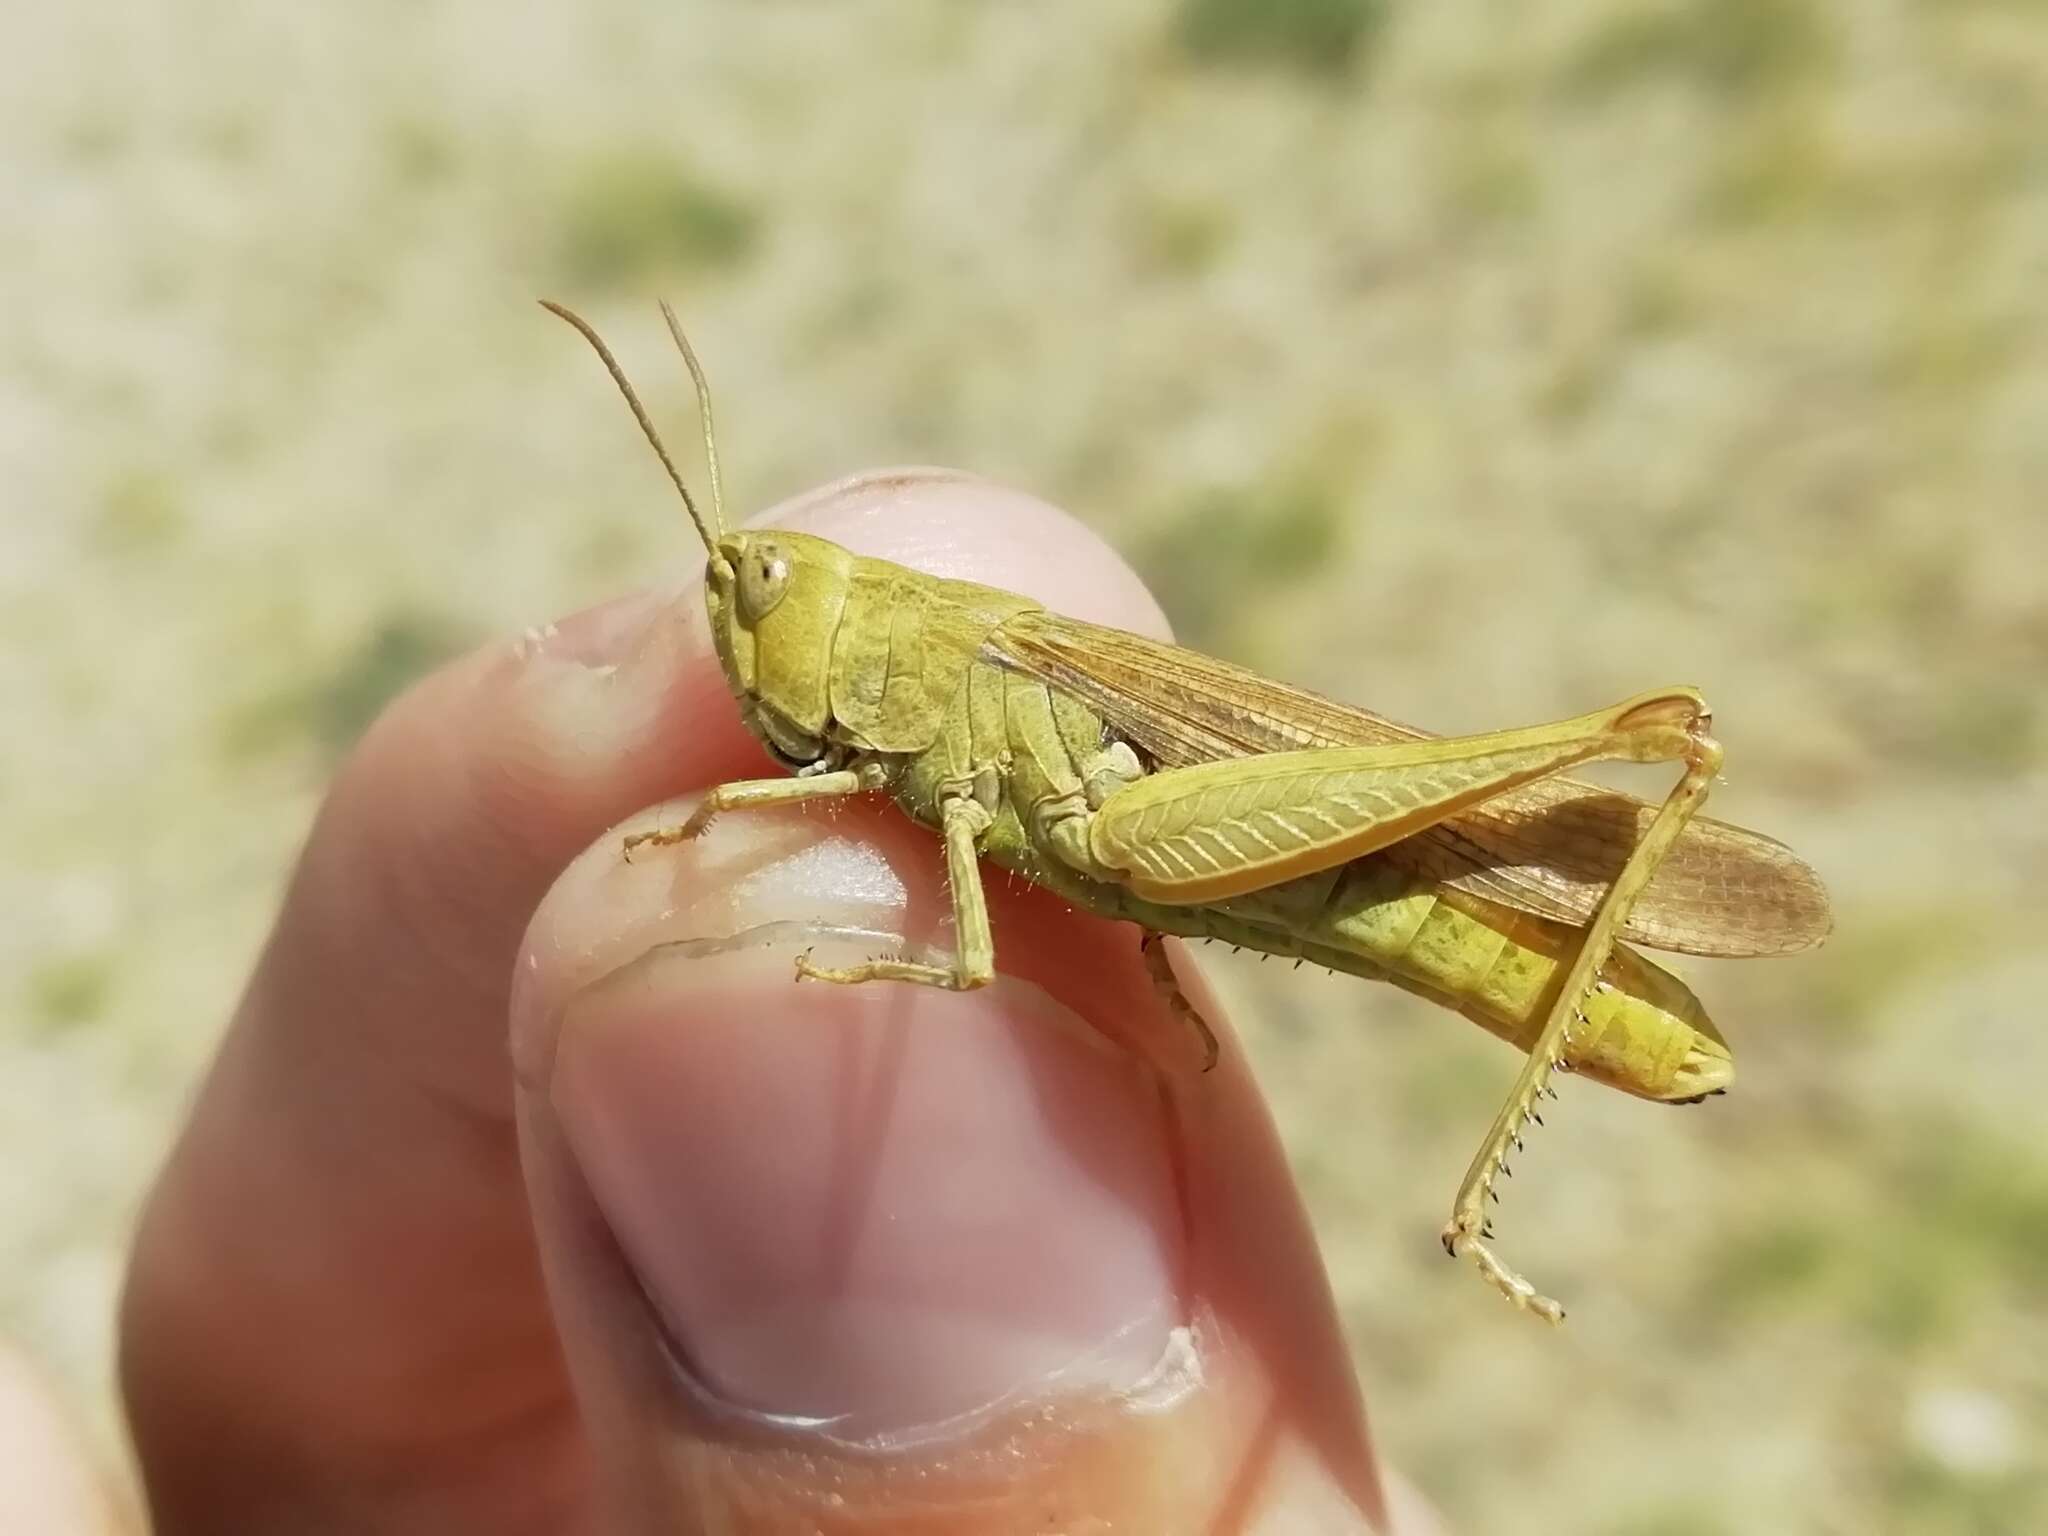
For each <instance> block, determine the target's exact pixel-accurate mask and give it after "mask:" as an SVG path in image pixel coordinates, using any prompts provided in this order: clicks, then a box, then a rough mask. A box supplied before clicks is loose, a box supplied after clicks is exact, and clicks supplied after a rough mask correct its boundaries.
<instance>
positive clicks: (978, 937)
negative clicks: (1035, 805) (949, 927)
mask: <svg viewBox="0 0 2048 1536" xmlns="http://www.w3.org/2000/svg"><path fill="white" fill-rule="evenodd" d="M812 782H814V783H815V782H816V781H815V780H813V781H812ZM940 817H941V820H940V826H941V828H942V830H943V833H944V836H945V839H946V877H947V883H948V884H949V885H950V886H951V887H952V891H953V928H954V935H955V943H956V944H957V945H958V946H959V949H958V954H957V956H956V958H955V959H954V962H953V964H952V965H951V966H944V965H928V964H926V963H925V962H924V961H921V960H898V959H886V958H885V959H879V960H868V961H864V962H862V963H861V964H859V965H845V966H831V967H827V966H819V965H813V964H811V957H810V955H809V953H808V952H806V953H805V954H801V955H799V956H797V961H796V974H797V978H798V979H799V980H803V979H806V978H808V979H809V980H811V981H830V982H836V983H838V984H839V985H841V986H852V985H854V984H856V983H858V982H863V981H908V982H915V983H916V984H918V985H920V986H926V987H942V988H944V989H945V990H946V991H948V992H967V991H971V990H972V989H974V988H975V987H985V986H987V985H988V984H989V983H990V982H991V981H993V980H994V979H995V974H996V942H995V937H994V935H993V934H991V933H990V931H989V925H988V897H987V895H986V894H985V893H984V892H983V890H982V887H981V860H980V856H979V854H978V852H977V850H976V848H975V842H976V840H977V839H978V838H979V837H980V836H981V834H982V833H984V832H986V831H987V830H988V827H989V822H990V819H991V818H990V816H989V813H988V811H987V810H986V809H985V808H984V807H983V806H982V805H981V804H980V803H979V802H978V801H976V800H975V799H974V798H973V797H972V796H968V795H957V796H954V797H953V798H951V799H948V800H947V801H946V802H945V805H944V808H943V809H942V811H941V812H940Z"/></svg>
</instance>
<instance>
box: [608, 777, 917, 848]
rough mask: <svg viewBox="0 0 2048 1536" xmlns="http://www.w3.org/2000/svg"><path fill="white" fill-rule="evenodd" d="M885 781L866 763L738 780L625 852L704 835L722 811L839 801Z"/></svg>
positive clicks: (634, 838) (628, 844) (640, 836)
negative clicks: (677, 822) (795, 775)
mask: <svg viewBox="0 0 2048 1536" xmlns="http://www.w3.org/2000/svg"><path fill="white" fill-rule="evenodd" d="M885 782H886V780H885V778H884V776H883V771H882V768H881V765H880V764H877V763H864V764H862V765H861V766H859V767H856V768H841V769H837V770H835V771H834V772H831V773H814V774H811V775H809V776H807V777H804V778H782V779H736V780H734V781H733V782H732V783H730V784H719V785H716V786H715V787H713V788H711V789H708V790H706V791H705V792H704V798H703V799H702V800H699V801H698V802H697V808H696V809H695V810H694V811H692V812H690V814H689V817H688V819H686V820H685V821H684V822H683V823H682V824H681V825H680V826H674V827H656V828H655V829H654V830H653V831H651V832H635V833H633V834H632V835H631V836H630V837H628V838H627V839H626V841H625V847H624V850H623V851H624V854H625V857H626V858H627V860H629V861H630V860H631V859H632V857H633V850H634V849H636V848H664V847H667V846H668V845H669V844H671V843H687V842H689V841H690V840H691V839H692V838H694V837H698V836H701V835H702V834H703V831H704V829H705V828H706V827H708V826H710V825H711V823H712V821H713V819H714V818H716V817H717V816H718V815H719V813H720V812H722V811H737V810H743V809H747V808H749V807H757V806H764V805H801V804H802V803H804V802H805V801H807V800H831V799H837V798H840V797H842V796H845V795H858V794H861V793H863V792H864V791H866V790H871V789H880V788H882V787H883V785H884V783H885Z"/></svg>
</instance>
